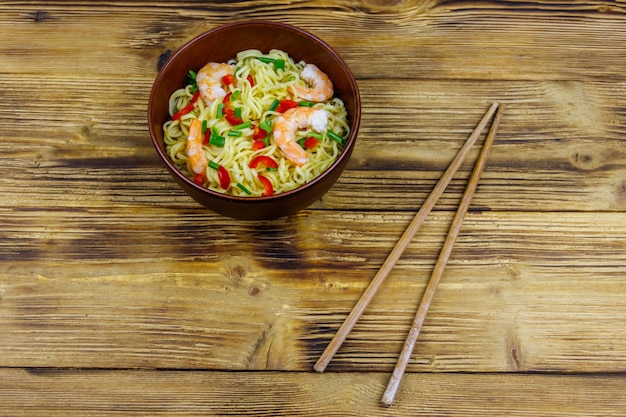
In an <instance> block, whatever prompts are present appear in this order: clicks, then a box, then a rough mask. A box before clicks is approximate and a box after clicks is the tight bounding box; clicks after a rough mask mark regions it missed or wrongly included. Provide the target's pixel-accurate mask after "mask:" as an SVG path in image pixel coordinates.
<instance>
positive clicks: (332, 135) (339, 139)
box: [326, 130, 345, 146]
mask: <svg viewBox="0 0 626 417" xmlns="http://www.w3.org/2000/svg"><path fill="white" fill-rule="evenodd" d="M326 134H327V135H328V137H329V138H330V139H332V140H334V141H335V142H337V143H339V144H340V145H342V146H343V145H344V143H345V139H344V138H342V137H341V136H339V135H338V134H336V133H335V132H333V131H331V130H329V131H328V132H326Z"/></svg>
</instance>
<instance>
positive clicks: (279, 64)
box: [257, 56, 285, 71]
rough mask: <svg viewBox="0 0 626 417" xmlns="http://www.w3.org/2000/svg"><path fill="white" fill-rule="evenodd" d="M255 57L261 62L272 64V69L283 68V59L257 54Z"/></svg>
mask: <svg viewBox="0 0 626 417" xmlns="http://www.w3.org/2000/svg"><path fill="white" fill-rule="evenodd" d="M257 59H258V60H259V61H261V62H265V63H266V64H274V69H277V70H279V69H281V70H283V71H284V70H285V60H284V59H274V58H269V57H266V56H259V57H257Z"/></svg>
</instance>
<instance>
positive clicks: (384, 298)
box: [0, 208, 626, 372]
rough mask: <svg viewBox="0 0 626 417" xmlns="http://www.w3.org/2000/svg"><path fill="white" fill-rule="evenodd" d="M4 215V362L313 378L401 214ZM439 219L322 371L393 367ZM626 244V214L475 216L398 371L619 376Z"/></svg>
mask: <svg viewBox="0 0 626 417" xmlns="http://www.w3.org/2000/svg"><path fill="white" fill-rule="evenodd" d="M5 213H8V214H10V215H9V216H2V217H0V231H1V232H0V238H1V239H0V242H2V244H1V245H0V258H1V259H2V264H3V268H4V270H3V271H2V272H0V289H1V290H2V299H1V300H0V305H1V306H2V311H3V315H2V316H0V328H2V329H3V334H4V336H5V337H3V338H2V339H1V340H0V365H2V366H44V367H48V366H67V367H88V368H91V367H95V368H101V367H104V368H107V367H129V368H136V367H158V368H163V367H165V368H217V369H223V368H230V369H272V370H307V369H310V367H311V366H312V364H313V363H314V362H315V360H316V359H317V357H318V356H319V354H320V353H321V351H322V350H323V348H324V347H325V345H326V343H328V341H329V340H330V338H331V337H332V335H333V332H334V331H335V330H336V329H337V328H338V327H339V325H340V323H341V321H342V320H343V319H344V318H345V316H346V315H347V314H348V312H349V310H350V308H352V306H353V305H354V303H355V302H356V300H357V299H358V297H359V296H360V294H361V292H362V291H363V289H364V288H365V286H366V285H367V283H368V282H369V279H371V277H372V276H373V275H374V273H375V271H376V270H377V268H378V267H379V266H380V265H381V264H382V262H383V260H384V257H385V256H386V255H387V253H388V252H389V250H391V248H392V247H393V245H394V244H395V241H396V240H397V239H398V238H399V236H400V234H401V233H402V231H403V229H404V227H406V225H407V224H408V222H409V221H410V218H411V216H410V215H409V214H398V213H392V212H390V213H386V214H385V213H383V214H381V213H374V214H368V213H361V212H354V213H350V212H338V213H335V212H325V211H317V212H310V213H307V214H303V215H300V216H296V217H293V218H288V219H283V220H280V221H276V222H243V223H239V224H237V223H232V224H231V223H227V222H224V220H223V218H221V217H219V216H206V215H204V214H202V213H198V212H197V211H188V212H185V211H181V210H158V209H156V208H152V209H147V210H139V209H135V210H134V211H130V210H119V211H116V212H112V213H107V212H104V211H101V210H94V211H92V210H88V209H85V210H84V211H79V210H58V211H50V210H45V211H37V210H32V209H28V210H18V209H15V210H12V211H10V212H6V211H5ZM451 216H452V214H451V213H447V212H435V213H432V217H430V218H429V220H428V221H427V224H425V225H424V227H423V229H422V230H421V231H420V232H419V233H418V235H417V236H416V238H415V240H414V242H413V243H412V244H411V245H410V246H409V248H408V250H407V251H406V252H405V254H404V256H403V257H402V258H401V260H400V261H399V263H398V264H397V266H396V268H395V269H394V271H393V272H392V275H391V276H390V278H389V279H388V281H387V282H386V284H385V285H384V286H383V289H382V290H381V292H380V294H379V295H378V296H377V297H376V299H375V300H374V301H373V302H372V304H371V305H370V307H369V309H368V310H367V311H366V314H365V316H364V317H363V319H362V321H361V322H360V323H359V324H358V325H357V326H356V327H355V329H354V332H353V334H352V335H351V337H350V338H349V340H348V341H347V342H346V344H345V345H344V347H343V348H342V350H341V351H340V352H339V353H338V355H337V357H336V359H335V360H334V361H333V363H332V364H331V367H330V369H332V370H348V371H349V370H388V369H389V368H390V367H391V366H392V365H393V363H394V361H395V358H396V355H397V352H398V351H399V349H400V345H401V343H402V341H403V339H404V337H405V335H406V331H407V330H408V328H409V325H410V321H411V319H412V317H413V315H414V312H415V309H416V308H417V300H418V299H419V297H420V296H421V293H422V291H423V288H424V285H425V283H426V280H427V278H428V275H429V274H430V271H431V269H432V266H433V264H434V261H435V259H436V257H437V253H438V251H439V249H440V247H441V244H442V241H443V238H444V235H445V232H446V230H447V227H448V225H449V222H450V221H451ZM624 235H626V223H625V222H624V221H623V213H589V214H585V213H569V214H568V213H514V212H511V213H500V212H471V213H469V214H468V217H467V219H466V222H465V224H464V228H463V229H462V232H461V236H460V237H459V240H458V242H457V245H456V247H455V250H454V251H453V255H452V257H451V259H450V263H449V267H448V270H447V272H446V274H445V276H444V278H443V280H442V283H441V286H440V289H439V291H438V295H437V297H436V299H435V301H434V303H433V305H432V307H431V311H430V313H429V317H428V318H427V320H426V324H425V328H424V330H423V332H422V335H421V338H420V341H419V342H418V348H417V349H416V353H415V356H414V360H413V362H412V363H411V364H410V367H409V369H410V370H412V371H424V370H427V371H432V370H435V371H468V372H477V371H480V370H483V371H484V370H489V371H518V370H522V371H547V370H551V371H558V372H561V371H566V372H605V371H615V370H626V362H625V359H624V358H626V330H625V328H624V326H623V323H624V320H625V319H626V303H625V302H624V298H623V297H622V294H623V292H624V291H625V290H626V281H624V272H625V269H624V265H625V264H626V262H625V260H626V258H625V256H626V255H625V254H626V243H625V241H624V239H623V236H624ZM304 271H306V272H304ZM571 300H576V302H575V303H572V302H571ZM609 341H610V342H609Z"/></svg>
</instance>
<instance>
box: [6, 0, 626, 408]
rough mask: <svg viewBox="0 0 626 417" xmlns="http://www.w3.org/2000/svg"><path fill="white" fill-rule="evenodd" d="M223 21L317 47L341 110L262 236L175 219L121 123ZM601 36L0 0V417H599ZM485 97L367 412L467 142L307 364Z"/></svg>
mask: <svg viewBox="0 0 626 417" xmlns="http://www.w3.org/2000/svg"><path fill="white" fill-rule="evenodd" d="M247 18H253V19H271V20H277V21H282V22H286V23H291V24H295V25H298V26H300V27H303V28H304V29H308V30H309V31H311V32H312V33H314V34H316V35H318V36H320V37H321V38H323V39H324V40H326V41H328V42H329V43H330V44H331V45H332V46H333V47H334V48H335V49H336V50H337V51H338V52H339V53H340V54H341V55H342V56H343V57H344V59H345V60H346V61H347V62H348V64H349V65H350V67H351V69H352V70H353V72H354V74H355V76H356V77H357V82H358V85H359V88H360V90H361V94H362V103H363V114H362V125H361V129H360V131H359V137H358V143H357V146H356V148H355V150H354V153H353V157H352V160H351V162H350V164H349V166H348V169H347V170H346V171H345V172H344V174H343V175H342V176H341V178H340V179H339V181H338V182H337V184H336V185H335V186H334V187H333V188H332V189H331V190H330V192H329V193H328V194H326V195H325V196H324V197H323V198H322V199H321V200H320V201H318V202H316V203H315V204H313V205H312V206H311V207H310V208H309V209H308V210H305V211H303V212H301V213H299V214H298V215H296V216H293V217H290V218H286V219H279V220H276V221H271V222H269V221H268V222H235V221H231V220H230V219H227V218H225V217H221V216H218V215H216V214H214V213H211V212H210V211H207V210H206V209H203V208H202V207H199V206H198V205H197V204H196V203H195V202H194V201H192V200H191V199H190V198H189V197H187V196H186V195H185V194H184V193H183V192H182V191H181V190H180V189H179V188H178V186H177V185H176V184H175V183H174V182H173V181H172V179H171V178H170V177H169V175H168V174H167V172H166V171H165V169H164V167H163V166H162V165H161V164H160V163H159V161H158V160H157V157H156V154H155V152H154V150H153V149H152V145H151V143H150V140H149V134H148V129H147V125H146V119H147V116H146V111H147V100H148V96H149V94H150V88H151V85H152V82H153V80H154V78H155V76H156V74H157V71H158V68H159V66H160V65H162V64H163V62H164V61H165V60H166V59H167V58H168V57H169V56H170V55H171V54H172V53H173V52H174V51H176V50H177V49H178V48H179V47H180V46H181V45H182V44H183V43H185V42H186V41H188V40H189V39H191V38H192V37H193V36H195V35H197V34H200V33H202V32H204V31H205V30H207V29H210V28H213V27H215V26H217V25H220V24H223V23H227V22H232V21H236V20H240V19H247ZM625 23H626V7H625V5H624V4H623V3H622V2H615V1H595V0H593V1H592V0H588V1H571V2H548V1H543V0H537V1H531V0H529V1H525V0H524V1H489V2H484V1H439V0H428V1H416V0H407V1H393V0H351V1H342V2H339V1H331V0H323V1H317V2H280V3H271V4H270V3H268V2H265V1H256V0H250V1H238V2H221V1H214V2H207V1H191V0H190V1H176V2H170V1H144V0H136V1H122V0H113V1H107V2H104V3H94V2H89V1H82V0H79V1H57V2H44V1H5V2H0V97H1V98H2V100H0V112H1V113H2V115H3V117H1V118H0V154H1V155H2V163H1V164H0V335H1V336H0V404H2V407H0V408H1V409H2V411H0V414H3V413H5V414H7V415H11V416H21V415H22V416H24V415H42V414H46V415H50V416H55V415H61V414H63V415H128V414H130V413H134V414H137V415H246V414H247V415H294V416H298V415H308V416H316V415H320V416H322V415H324V416H332V415H355V416H356V415H359V416H361V415H390V416H391V415H449V416H469V415H484V416H490V415H493V416H499V415H511V416H517V415H519V416H522V415H550V416H556V415H572V416H576V415H580V416H583V415H584V416H596V415H597V416H617V415H623V414H624V412H623V410H624V408H625V407H624V406H625V405H626V404H624V400H623V398H624V397H623V395H622V387H623V383H624V378H623V375H624V374H625V373H626V359H625V358H626V330H625V326H624V322H625V320H626V301H625V299H624V296H623V294H624V293H625V292H626V278H625V277H626V266H625V265H626V239H625V236H626V186H625V184H626V162H625V161H626V147H625V146H624V145H625V143H626V142H625V140H624V138H625V137H626V136H625V135H626V111H625V109H626V70H625V68H626V54H624V50H625V49H626V31H624V30H623V28H624V24H625ZM493 101H500V102H502V103H505V104H506V106H507V114H506V117H505V120H504V121H503V123H502V124H501V126H500V128H499V130H498V137H497V140H496V142H495V144H494V147H493V149H492V152H491V155H490V159H489V162H488V164H487V166H486V168H485V172H484V173H483V175H482V178H481V182H480V185H479V187H478V189H477V192H476V195H475V196H474V199H473V200H472V201H473V203H472V206H471V207H470V212H469V213H468V215H467V217H466V219H465V221H464V224H463V228H462V230H461V233H460V236H459V239H458V241H457V243H456V244H455V248H454V251H453V252H452V254H451V258H450V261H449V264H448V268H447V270H446V273H445V275H444V276H443V277H442V281H441V283H440V286H439V289H438V292H437V296H436V297H435V299H434V300H433V304H432V306H431V309H430V312H429V317H428V318H427V319H426V321H425V323H424V328H423V329H422V334H421V335H420V340H419V342H418V344H417V346H416V349H415V352H414V354H413V356H412V359H411V361H410V363H409V365H408V369H407V371H408V373H407V375H406V383H405V384H404V385H403V388H402V390H401V391H400V393H399V395H398V399H397V402H396V405H395V406H394V407H393V408H391V409H389V410H383V409H381V408H379V407H378V400H379V398H380V395H381V393H382V391H383V389H384V384H385V382H386V380H387V378H388V375H389V372H390V371H391V369H392V367H393V363H394V361H395V359H396V357H397V354H398V352H399V351H400V348H401V346H402V342H403V340H404V337H405V335H406V331H407V330H408V328H409V326H410V323H411V320H412V318H413V316H414V314H415V310H416V309H417V301H418V300H419V298H420V297H421V295H422V293H423V291H424V287H425V285H426V280H427V279H428V276H429V275H430V273H431V271H432V268H433V266H434V264H435V260H436V257H437V254H438V253H439V250H440V248H441V245H442V244H443V240H444V237H445V232H446V230H448V227H449V225H450V222H451V221H452V216H453V212H454V211H455V210H456V207H457V206H458V203H459V200H460V198H461V194H462V192H463V190H464V188H465V184H466V182H467V178H468V177H469V175H470V170H471V167H472V165H473V162H474V160H475V159H476V156H477V154H478V150H476V152H475V153H473V154H471V155H470V158H468V161H467V164H466V165H464V166H462V167H461V169H460V171H459V173H458V174H457V176H456V177H455V178H454V179H453V181H452V183H451V184H450V186H449V187H448V190H447V191H446V193H444V195H443V197H442V198H441V199H440V201H439V203H438V204H437V205H436V206H435V209H434V211H433V212H432V213H431V215H430V216H429V218H428V220H427V222H426V223H425V224H424V226H423V227H422V229H421V230H420V232H419V233H418V235H417V236H416V237H415V239H414V241H413V242H412V243H411V245H409V247H408V249H407V250H406V251H405V253H404V254H403V256H402V257H401V259H400V260H399V262H398V263H397V264H396V266H395V268H394V269H393V271H392V273H391V275H390V276H389V278H388V279H387V281H386V282H385V285H384V286H383V287H382V288H381V291H380V292H379V293H378V295H377V297H375V299H374V300H373V301H372V303H371V304H370V305H369V307H368V309H367V310H366V311H365V314H364V316H363V317H362V318H361V320H360V321H359V323H358V324H357V326H356V327H355V328H354V330H353V332H352V333H351V336H350V338H349V339H348V340H347V341H346V343H345V344H344V345H343V346H342V349H340V351H339V352H338V354H337V355H336V356H335V358H334V360H333V363H332V364H331V365H330V366H329V368H328V372H327V373H325V374H324V375H317V374H314V373H312V370H311V368H312V366H313V363H314V362H315V360H316V359H317V358H318V357H319V355H320V353H321V352H322V350H323V348H324V347H325V346H326V344H327V343H328V341H329V340H330V338H331V337H332V335H333V334H334V333H335V331H336V330H337V328H338V327H339V325H340V324H341V323H342V322H343V320H344V319H345V317H346V316H347V314H348V312H349V311H350V309H351V308H352V307H353V306H354V303H355V302H356V300H357V299H358V297H359V296H360V294H361V293H362V292H363V290H364V288H365V287H366V285H367V283H368V282H369V281H370V279H371V278H372V276H373V275H374V274H375V272H376V271H377V270H378V268H380V265H381V264H382V262H383V261H384V259H385V258H386V256H387V255H388V253H389V251H390V250H391V248H392V247H393V245H394V244H395V242H396V241H397V240H398V238H399V237H400V235H401V234H402V231H403V230H404V229H405V228H406V226H407V225H408V224H409V222H410V221H411V219H412V218H413V216H414V214H415V213H416V212H417V210H418V209H419V207H420V206H421V204H422V203H423V202H424V200H425V199H426V197H427V195H428V194H429V193H430V191H431V190H432V188H433V187H434V185H435V184H436V182H437V180H438V179H439V177H440V176H441V174H442V173H443V171H444V170H445V168H446V166H447V165H448V164H449V162H450V161H451V160H452V158H453V157H454V155H455V154H456V152H457V151H458V149H459V148H460V147H461V146H462V144H463V142H464V141H465V139H466V138H467V136H468V135H469V133H470V132H471V131H472V129H473V128H474V127H475V124H476V122H477V120H479V119H480V117H481V116H482V114H483V113H484V111H485V110H486V108H487V107H488V105H489V104H490V103H491V102H493ZM325 398H329V400H328V401H325V400H324V399H325Z"/></svg>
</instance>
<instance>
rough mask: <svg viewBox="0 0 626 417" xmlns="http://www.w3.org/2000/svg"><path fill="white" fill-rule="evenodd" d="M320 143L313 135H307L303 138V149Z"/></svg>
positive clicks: (311, 147)
mask: <svg viewBox="0 0 626 417" xmlns="http://www.w3.org/2000/svg"><path fill="white" fill-rule="evenodd" d="M318 143H320V141H319V139H317V138H314V137H313V136H309V137H308V138H306V139H305V140H304V148H305V149H313V148H315V147H316V146H317V144H318Z"/></svg>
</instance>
